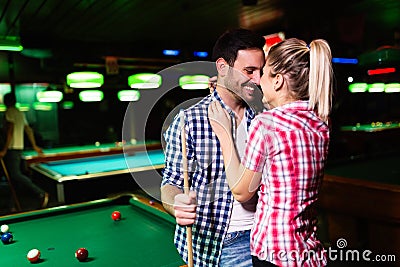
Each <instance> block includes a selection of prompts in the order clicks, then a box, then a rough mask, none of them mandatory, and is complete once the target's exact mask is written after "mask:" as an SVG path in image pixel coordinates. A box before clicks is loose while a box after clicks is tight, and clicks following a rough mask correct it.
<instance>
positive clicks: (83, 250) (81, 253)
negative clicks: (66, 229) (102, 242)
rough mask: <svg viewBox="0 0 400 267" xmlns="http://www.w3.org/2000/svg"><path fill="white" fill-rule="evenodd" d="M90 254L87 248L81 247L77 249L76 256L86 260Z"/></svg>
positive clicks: (79, 259)
mask: <svg viewBox="0 0 400 267" xmlns="http://www.w3.org/2000/svg"><path fill="white" fill-rule="evenodd" d="M88 256H89V252H88V250H87V249H86V248H79V249H77V250H76V251H75V258H77V259H78V261H85V260H87V258H88Z"/></svg>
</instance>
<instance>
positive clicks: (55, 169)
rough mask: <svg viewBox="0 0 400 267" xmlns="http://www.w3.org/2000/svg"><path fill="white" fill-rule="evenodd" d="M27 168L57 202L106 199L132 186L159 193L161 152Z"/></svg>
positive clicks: (41, 164) (119, 155) (40, 164)
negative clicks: (54, 196) (111, 194)
mask: <svg viewBox="0 0 400 267" xmlns="http://www.w3.org/2000/svg"><path fill="white" fill-rule="evenodd" d="M29 167H30V169H31V171H32V179H33V180H34V181H35V182H36V183H38V184H39V185H41V186H42V187H44V188H47V190H51V192H50V194H51V195H52V192H53V195H54V193H55V194H56V198H57V199H56V201H57V202H59V203H61V204H62V203H73V202H82V201H87V200H93V199H96V197H99V196H101V197H99V198H102V197H106V196H107V194H110V193H116V192H118V190H124V189H130V188H133V187H135V186H145V187H147V188H148V187H150V186H152V187H157V191H159V185H160V177H159V170H161V169H162V168H163V167H164V152H163V150H161V149H158V150H149V151H136V152H129V153H123V154H121V153H120V154H111V155H105V156H94V157H85V158H74V159H68V160H54V161H48V162H41V163H39V162H36V163H32V164H31V165H30V166H29ZM49 187H50V189H49ZM54 189H55V190H54ZM96 193H99V194H96ZM90 195H92V196H90ZM85 196H86V197H87V198H84V197H85ZM74 197H75V199H76V200H73V198H74ZM79 197H80V198H79Z"/></svg>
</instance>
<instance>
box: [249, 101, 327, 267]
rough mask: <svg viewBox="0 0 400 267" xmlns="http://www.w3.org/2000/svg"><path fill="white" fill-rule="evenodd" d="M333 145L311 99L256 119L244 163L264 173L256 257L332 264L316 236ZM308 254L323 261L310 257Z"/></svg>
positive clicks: (254, 239)
mask: <svg viewBox="0 0 400 267" xmlns="http://www.w3.org/2000/svg"><path fill="white" fill-rule="evenodd" d="M328 145H329V127H328V125H327V124H326V123H324V122H323V121H321V120H320V119H319V118H318V117H317V116H316V114H315V112H313V111H312V110H309V108H308V102H307V101H296V102H294V103H290V104H287V105H284V106H281V107H278V108H275V109H272V110H270V111H267V112H264V113H262V114H259V115H258V116H256V118H255V119H254V120H253V121H252V124H251V126H250V129H249V141H248V146H247V148H246V152H245V156H244V158H243V160H242V162H243V164H244V165H245V166H246V167H247V168H248V169H251V170H253V171H255V172H262V173H263V175H262V181H261V186H260V190H259V202H258V206H257V210H256V215H255V226H254V227H253V229H252V233H251V251H252V255H254V256H257V257H258V258H259V259H261V260H267V261H270V262H272V263H274V264H276V265H278V266H324V265H326V264H327V262H326V255H325V254H324V253H322V252H323V246H322V244H321V243H320V242H319V240H318V239H317V237H316V223H317V221H316V213H315V209H314V204H315V202H316V201H317V199H318V191H319V189H320V186H321V182H322V178H323V174H324V165H325V162H326V158H327V154H328ZM296 253H297V254H299V255H300V256H298V255H297V254H296ZM302 253H306V254H307V253H310V254H312V253H317V254H316V255H317V257H314V258H309V259H305V257H302V256H301V255H302ZM306 254H305V255H306Z"/></svg>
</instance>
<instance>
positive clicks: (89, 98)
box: [79, 90, 104, 102]
mask: <svg viewBox="0 0 400 267" xmlns="http://www.w3.org/2000/svg"><path fill="white" fill-rule="evenodd" d="M103 98H104V94H103V92H102V91H100V90H85V91H82V92H80V93H79V99H80V100H81V101H83V102H99V101H101V100H103Z"/></svg>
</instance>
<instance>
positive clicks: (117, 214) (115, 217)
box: [111, 211, 121, 221]
mask: <svg viewBox="0 0 400 267" xmlns="http://www.w3.org/2000/svg"><path fill="white" fill-rule="evenodd" d="M111 218H112V219H113V220H114V221H119V220H121V212H119V211H114V212H113V213H112V214H111Z"/></svg>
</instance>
